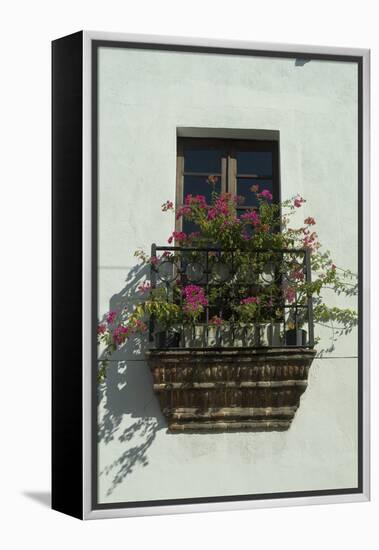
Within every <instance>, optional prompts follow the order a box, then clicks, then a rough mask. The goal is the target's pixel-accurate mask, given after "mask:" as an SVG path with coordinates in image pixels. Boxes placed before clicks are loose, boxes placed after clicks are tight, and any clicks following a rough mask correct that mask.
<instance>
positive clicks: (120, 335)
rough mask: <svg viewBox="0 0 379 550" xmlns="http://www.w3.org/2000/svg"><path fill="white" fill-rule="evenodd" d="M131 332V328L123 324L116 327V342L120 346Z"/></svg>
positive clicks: (114, 337) (114, 339) (114, 336)
mask: <svg viewBox="0 0 379 550" xmlns="http://www.w3.org/2000/svg"><path fill="white" fill-rule="evenodd" d="M129 333H130V329H129V328H128V327H124V326H122V325H120V326H118V327H116V328H115V330H114V331H113V335H112V336H113V341H114V343H115V344H117V345H118V346H120V345H121V344H123V343H124V342H125V340H126V338H127V336H128V334H129Z"/></svg>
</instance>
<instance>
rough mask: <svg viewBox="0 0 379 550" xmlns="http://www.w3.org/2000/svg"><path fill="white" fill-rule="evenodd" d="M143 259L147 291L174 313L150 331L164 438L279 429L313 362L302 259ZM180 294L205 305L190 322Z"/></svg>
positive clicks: (286, 255)
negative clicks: (172, 318)
mask: <svg viewBox="0 0 379 550" xmlns="http://www.w3.org/2000/svg"><path fill="white" fill-rule="evenodd" d="M151 258H152V261H151V286H152V291H153V292H154V291H155V290H156V289H159V292H160V293H164V296H165V299H166V300H167V303H172V304H176V305H177V306H178V309H179V311H181V312H183V315H181V316H179V318H177V319H175V322H171V323H170V324H166V326H162V323H159V322H157V319H156V318H155V316H154V315H152V316H151V319H150V327H149V333H150V342H151V344H152V347H151V349H150V350H149V351H148V352H147V359H148V363H149V366H150V368H151V371H152V374H153V384H154V391H155V392H156V394H157V395H158V397H159V401H160V405H161V408H162V411H163V414H164V415H165V417H166V419H167V422H168V428H169V430H170V431H171V432H181V431H184V432H187V431H201V432H203V431H211V432H212V431H232V430H234V431H241V430H252V431H269V430H287V429H288V428H289V427H290V425H291V421H292V420H293V418H294V415H295V412H296V410H297V409H298V407H299V405H300V398H301V395H302V394H303V393H304V391H305V390H306V387H307V383H308V382H307V381H308V372H309V368H310V366H311V364H312V361H313V358H314V356H315V350H314V349H313V348H314V334H313V309H312V296H311V295H310V294H309V292H308V291H307V284H308V283H310V281H311V268H310V256H309V251H308V250H306V249H256V250H253V251H251V250H250V251H249V252H248V253H247V252H245V251H243V250H235V249H230V250H227V249H221V248H217V247H199V248H196V247H175V246H173V247H167V246H156V245H153V246H152V254H151ZM189 285H192V286H189ZM188 288H190V290H192V289H201V290H196V292H198V293H199V295H200V294H201V296H204V297H205V299H203V300H202V303H201V306H200V307H199V311H197V312H196V315H194V316H192V317H191V315H187V316H186V314H185V312H186V311H188V307H189V305H188V303H186V290H185V289H188ZM187 294H188V293H187ZM189 313H191V311H189Z"/></svg>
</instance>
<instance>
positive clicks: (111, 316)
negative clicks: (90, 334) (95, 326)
mask: <svg viewBox="0 0 379 550" xmlns="http://www.w3.org/2000/svg"><path fill="white" fill-rule="evenodd" d="M116 317H117V312H116V311H110V312H109V313H107V316H106V320H107V323H108V324H109V325H111V324H112V323H114V321H115V319H116Z"/></svg>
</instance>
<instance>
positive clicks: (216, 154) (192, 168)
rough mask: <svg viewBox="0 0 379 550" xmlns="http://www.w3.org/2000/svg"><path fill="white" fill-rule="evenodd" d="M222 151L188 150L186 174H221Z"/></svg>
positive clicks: (186, 154)
mask: <svg viewBox="0 0 379 550" xmlns="http://www.w3.org/2000/svg"><path fill="white" fill-rule="evenodd" d="M221 157H222V151H217V150H216V149H199V150H195V151H192V150H186V151H185V152H184V171H185V172H206V173H209V174H212V173H216V174H219V173H221Z"/></svg>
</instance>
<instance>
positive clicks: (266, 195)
mask: <svg viewBox="0 0 379 550" xmlns="http://www.w3.org/2000/svg"><path fill="white" fill-rule="evenodd" d="M258 197H259V198H261V199H266V200H267V201H272V193H271V191H269V190H268V189H263V191H262V193H259V194H258Z"/></svg>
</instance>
